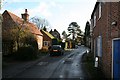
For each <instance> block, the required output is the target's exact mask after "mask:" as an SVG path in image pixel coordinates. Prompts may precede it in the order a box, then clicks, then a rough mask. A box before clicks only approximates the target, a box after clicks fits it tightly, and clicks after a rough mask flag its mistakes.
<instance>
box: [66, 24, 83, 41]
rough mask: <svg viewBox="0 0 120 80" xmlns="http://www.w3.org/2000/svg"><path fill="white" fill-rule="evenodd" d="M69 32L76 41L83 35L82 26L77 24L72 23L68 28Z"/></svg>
mask: <svg viewBox="0 0 120 80" xmlns="http://www.w3.org/2000/svg"><path fill="white" fill-rule="evenodd" d="M68 32H69V33H70V34H72V39H73V40H74V39H75V38H76V37H77V36H78V35H80V34H81V29H80V26H79V25H78V24H77V22H71V23H70V24H69V27H68Z"/></svg>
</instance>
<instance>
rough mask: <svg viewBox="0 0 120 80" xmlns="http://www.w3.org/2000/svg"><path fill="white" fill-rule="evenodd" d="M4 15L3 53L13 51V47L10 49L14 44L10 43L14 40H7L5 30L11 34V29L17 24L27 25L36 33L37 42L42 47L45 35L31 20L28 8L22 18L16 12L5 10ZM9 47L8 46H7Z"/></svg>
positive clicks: (39, 47)
mask: <svg viewBox="0 0 120 80" xmlns="http://www.w3.org/2000/svg"><path fill="white" fill-rule="evenodd" d="M2 16H3V22H2V31H3V32H2V36H3V53H4V54H8V53H11V52H12V49H10V48H11V47H12V46H11V45H10V44H11V43H12V41H10V40H7V39H6V38H5V37H6V36H5V35H6V34H4V31H5V30H6V31H7V32H8V34H9V30H10V29H11V28H12V27H15V26H21V27H23V29H24V27H27V28H28V29H29V31H30V32H31V33H32V34H34V35H35V37H36V38H37V43H38V49H41V48H42V44H43V37H42V35H43V34H42V33H41V32H40V31H39V30H38V28H37V26H35V25H34V24H33V23H30V22H29V14H28V12H27V9H25V13H24V14H22V18H20V17H18V16H16V15H15V14H13V13H11V12H9V11H7V10H5V11H4V12H3V14H2ZM6 43H7V44H6ZM6 47H7V48H6Z"/></svg>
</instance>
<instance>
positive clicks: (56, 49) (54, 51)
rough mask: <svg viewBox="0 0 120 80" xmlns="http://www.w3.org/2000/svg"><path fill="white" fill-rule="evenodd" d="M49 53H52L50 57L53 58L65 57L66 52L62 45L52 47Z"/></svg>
mask: <svg viewBox="0 0 120 80" xmlns="http://www.w3.org/2000/svg"><path fill="white" fill-rule="evenodd" d="M49 53H50V56H53V55H63V53H64V52H63V49H62V47H61V45H52V46H51V47H50V48H49Z"/></svg>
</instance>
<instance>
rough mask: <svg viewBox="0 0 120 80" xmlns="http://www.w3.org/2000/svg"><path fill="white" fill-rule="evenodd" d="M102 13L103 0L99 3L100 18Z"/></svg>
mask: <svg viewBox="0 0 120 80" xmlns="http://www.w3.org/2000/svg"><path fill="white" fill-rule="evenodd" d="M101 15H102V5H101V2H100V3H99V15H98V19H100V18H101Z"/></svg>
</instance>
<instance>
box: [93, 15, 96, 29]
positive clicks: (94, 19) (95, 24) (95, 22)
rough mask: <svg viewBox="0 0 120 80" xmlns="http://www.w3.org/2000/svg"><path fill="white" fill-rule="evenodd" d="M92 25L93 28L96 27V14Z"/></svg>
mask: <svg viewBox="0 0 120 80" xmlns="http://www.w3.org/2000/svg"><path fill="white" fill-rule="evenodd" d="M93 22H94V24H93V26H94V27H95V26H96V13H94V21H93Z"/></svg>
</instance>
